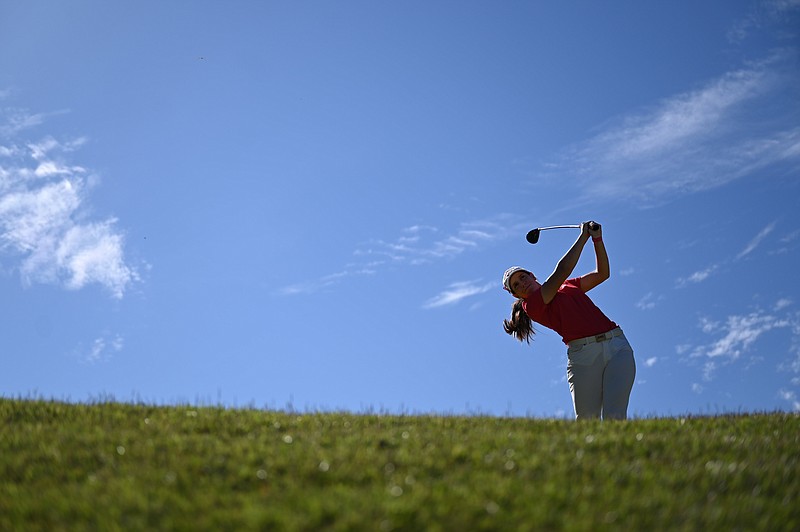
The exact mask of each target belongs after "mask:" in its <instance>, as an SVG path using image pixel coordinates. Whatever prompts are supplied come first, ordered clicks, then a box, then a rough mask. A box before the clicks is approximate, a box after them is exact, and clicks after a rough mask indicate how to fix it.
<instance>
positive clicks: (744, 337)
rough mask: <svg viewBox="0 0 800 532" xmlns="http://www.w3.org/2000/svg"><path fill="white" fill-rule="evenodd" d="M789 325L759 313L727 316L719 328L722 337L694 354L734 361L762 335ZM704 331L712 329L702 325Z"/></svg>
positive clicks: (782, 320) (780, 319) (784, 321)
mask: <svg viewBox="0 0 800 532" xmlns="http://www.w3.org/2000/svg"><path fill="white" fill-rule="evenodd" d="M790 325H791V322H790V321H789V320H787V319H785V318H779V317H777V316H773V315H770V314H763V313H761V312H753V313H751V314H748V315H746V316H728V319H727V320H726V322H725V324H724V325H722V327H721V329H722V331H723V332H724V336H723V337H722V338H720V339H718V340H716V341H715V342H712V343H711V344H708V345H706V346H702V347H699V348H697V349H696V350H695V353H694V354H695V356H705V357H708V358H716V357H724V358H728V359H730V360H736V359H737V358H739V357H740V356H741V354H742V353H743V352H744V351H746V350H747V349H748V348H749V347H750V346H751V345H752V344H753V343H754V342H755V341H756V340H757V339H758V338H759V337H760V336H761V335H762V334H764V333H766V332H768V331H771V330H772V329H777V328H784V327H789V326H790ZM704 330H706V331H707V332H711V331H712V330H714V329H709V328H707V327H706V326H705V325H704Z"/></svg>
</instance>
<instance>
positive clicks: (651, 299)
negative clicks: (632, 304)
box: [636, 292, 663, 310]
mask: <svg viewBox="0 0 800 532" xmlns="http://www.w3.org/2000/svg"><path fill="white" fill-rule="evenodd" d="M662 299H663V297H662V296H655V295H654V294H653V292H648V293H646V294H645V295H644V296H643V297H642V298H641V299H640V300H639V301H637V302H636V308H638V309H640V310H652V309H654V308H656V304H657V303H658V302H659V301H661V300H662Z"/></svg>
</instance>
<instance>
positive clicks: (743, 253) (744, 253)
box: [736, 222, 776, 260]
mask: <svg viewBox="0 0 800 532" xmlns="http://www.w3.org/2000/svg"><path fill="white" fill-rule="evenodd" d="M775 224H776V222H772V223H771V224H769V225H768V226H766V227H765V228H764V229H762V230H761V231H760V232H759V233H758V234H757V235H756V236H755V237H754V238H753V239H752V240H751V241H750V242H749V243H748V244H747V246H746V247H745V248H744V249H743V250H742V251H741V252H740V253H739V254H738V255H736V259H737V260H738V259H742V258H744V257H746V256H747V255H749V254H750V253H752V252H753V251H754V250H755V249H756V248H757V247H758V245H759V244H761V242H762V241H763V240H764V239H765V238H766V237H767V235H769V234H770V233H771V232H772V231H773V229H775Z"/></svg>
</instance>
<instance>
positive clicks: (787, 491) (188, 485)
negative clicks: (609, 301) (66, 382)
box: [0, 399, 800, 530]
mask: <svg viewBox="0 0 800 532" xmlns="http://www.w3.org/2000/svg"><path fill="white" fill-rule="evenodd" d="M0 419H1V420H2V427H3V428H2V429H1V430H2V437H1V438H0V464H2V465H1V466H0V467H1V469H0V471H2V479H0V529H2V530H59V529H60V530H82V529H83V530H154V529H162V530H163V529H178V530H225V529H227V530H242V529H245V530H247V529H250V530H257V529H289V530H319V529H361V530H391V529H400V530H423V529H426V530H546V529H574V530H602V529H632V530H646V529H665V528H669V529H706V528H708V529H716V530H730V529H749V530H753V529H759V530H798V529H800V509H799V508H800V504H798V501H800V463H799V461H800V451H799V449H800V445H799V444H800V417H798V416H795V415H790V414H779V413H776V414H763V415H741V416H719V417H702V418H692V417H684V418H680V417H679V418H665V419H640V420H634V421H629V422H623V423H613V422H612V423H600V422H587V423H576V422H573V421H564V420H547V419H544V420H542V419H539V420H537V419H527V418H496V417H479V416H470V417H457V416H397V415H374V414H369V415H354V414H345V413H316V414H305V413H296V412H275V411H263V410H255V409H242V410H230V409H224V408H215V407H202V408H200V407H191V406H181V407H156V406H146V405H131V404H120V403H113V402H107V403H98V404H91V405H86V404H66V403H60V402H50V401H19V400H8V399H3V400H0Z"/></svg>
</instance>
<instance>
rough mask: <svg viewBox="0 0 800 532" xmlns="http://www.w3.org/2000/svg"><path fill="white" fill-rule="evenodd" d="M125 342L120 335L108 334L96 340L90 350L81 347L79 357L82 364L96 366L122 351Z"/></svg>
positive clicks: (78, 351)
mask: <svg viewBox="0 0 800 532" xmlns="http://www.w3.org/2000/svg"><path fill="white" fill-rule="evenodd" d="M124 346H125V340H124V339H123V338H122V336H120V335H118V334H117V335H114V336H112V335H110V334H106V335H103V336H100V337H98V338H95V340H94V341H93V342H92V344H91V346H89V347H88V348H86V347H84V346H79V347H78V348H77V349H76V352H77V353H78V357H79V358H80V360H81V361H82V362H85V363H87V364H95V363H97V362H101V361H105V360H109V359H110V358H111V356H112V355H113V354H114V353H118V352H120V351H122V348H123V347H124Z"/></svg>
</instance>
